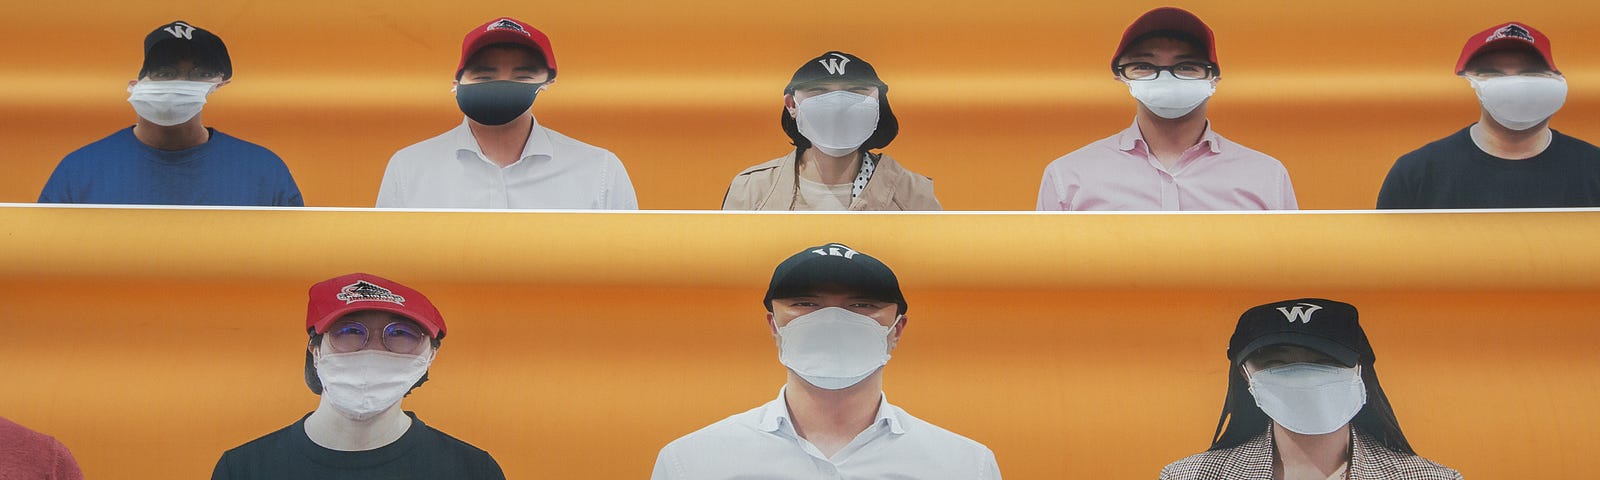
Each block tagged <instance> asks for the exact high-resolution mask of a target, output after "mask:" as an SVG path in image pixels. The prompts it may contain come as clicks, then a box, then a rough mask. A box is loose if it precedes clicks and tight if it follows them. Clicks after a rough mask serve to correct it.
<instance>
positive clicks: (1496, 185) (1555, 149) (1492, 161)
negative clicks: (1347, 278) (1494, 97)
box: [1378, 127, 1600, 208]
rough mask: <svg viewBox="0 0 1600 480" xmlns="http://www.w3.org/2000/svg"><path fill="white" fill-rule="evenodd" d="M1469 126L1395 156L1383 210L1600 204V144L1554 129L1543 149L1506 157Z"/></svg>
mask: <svg viewBox="0 0 1600 480" xmlns="http://www.w3.org/2000/svg"><path fill="white" fill-rule="evenodd" d="M1470 129H1471V127H1468V128H1464V129H1461V131H1459V132H1456V133H1455V134H1454V135H1451V136H1448V137H1445V138H1444V139H1442V140H1439V141H1436V142H1433V143H1430V144H1427V145H1424V146H1423V147H1422V148H1419V149H1417V150H1416V151H1413V152H1411V153H1407V154H1405V156H1402V157H1400V159H1399V160H1396V161H1395V162H1394V168H1391V169H1389V176H1388V178H1385V179H1384V180H1383V188H1382V189H1381V190H1379V192H1378V208H1552V207H1600V148H1596V147H1595V146H1594V145H1590V144H1588V143H1587V142H1584V141H1583V140H1578V139H1576V138H1572V137H1569V136H1566V135H1562V134H1561V132H1557V131H1555V130H1551V131H1550V135H1551V138H1550V146H1549V147H1548V148H1545V150H1544V151H1543V152H1540V153H1539V154H1538V155H1535V156H1534V157H1532V158H1528V159H1523V160H1506V159H1502V158H1499V157H1495V156H1493V155H1489V154H1488V153H1485V152H1484V151H1483V150H1481V149H1479V148H1478V145H1477V144H1474V143H1472V135H1471V133H1469V130H1470Z"/></svg>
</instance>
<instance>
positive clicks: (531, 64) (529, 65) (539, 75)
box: [457, 46, 550, 84]
mask: <svg viewBox="0 0 1600 480" xmlns="http://www.w3.org/2000/svg"><path fill="white" fill-rule="evenodd" d="M495 80H510V81H513V82H522V83H544V82H546V81H548V80H550V69H549V68H546V67H545V65H544V61H542V60H540V58H539V55H537V54H535V53H534V52H533V51H532V50H529V49H527V48H524V47H518V46H489V47H484V48H482V49H480V50H478V52H477V53H474V54H472V58H469V59H467V66H466V67H465V68H463V69H462V70H461V78H460V79H459V80H457V82H458V83H461V84H473V83H482V82H489V81H495Z"/></svg>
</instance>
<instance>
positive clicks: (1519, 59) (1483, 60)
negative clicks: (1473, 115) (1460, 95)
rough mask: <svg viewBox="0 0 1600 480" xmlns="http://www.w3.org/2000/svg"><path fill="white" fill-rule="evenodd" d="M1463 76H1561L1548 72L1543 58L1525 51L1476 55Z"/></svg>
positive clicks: (1548, 67) (1486, 77)
mask: <svg viewBox="0 0 1600 480" xmlns="http://www.w3.org/2000/svg"><path fill="white" fill-rule="evenodd" d="M1463 75H1467V76H1470V77H1475V78H1478V79H1480V80H1481V79H1488V78H1495V77H1504V76H1509V75H1528V76H1535V77H1560V76H1561V74H1559V73H1556V72H1554V71H1552V70H1550V66H1549V65H1545V63H1544V59H1543V58H1540V57H1539V56H1538V55H1537V54H1534V53H1533V52H1529V51H1526V50H1502V51H1498V52H1489V53H1485V54H1482V55H1478V56H1476V57H1473V58H1472V60H1471V61H1469V62H1467V68H1466V71H1465V72H1463Z"/></svg>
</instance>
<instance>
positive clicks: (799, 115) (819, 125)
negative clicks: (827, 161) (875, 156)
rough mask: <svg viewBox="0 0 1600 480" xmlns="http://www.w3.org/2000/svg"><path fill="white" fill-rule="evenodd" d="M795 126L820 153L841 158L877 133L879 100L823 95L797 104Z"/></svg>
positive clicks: (838, 92) (834, 93)
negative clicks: (873, 133)
mask: <svg viewBox="0 0 1600 480" xmlns="http://www.w3.org/2000/svg"><path fill="white" fill-rule="evenodd" d="M794 123H795V126H796V127H798V128H799V129H800V135H803V136H805V137H806V140H810V141H811V145H812V146H814V147H817V149H818V150H821V151H822V153H826V154H828V155H831V156H835V157H843V156H845V155H847V154H849V153H850V152H854V151H856V149H857V148H860V147H861V144H863V143H866V142H867V139H868V138H872V132H875V131H877V130H878V99H876V98H873V97H869V96H866V95H862V94H859V93H851V92H847V91H844V90H836V91H832V92H828V93H824V94H822V95H817V96H815V97H810V98H807V99H805V100H801V101H800V102H799V103H797V104H796V105H795V117H794Z"/></svg>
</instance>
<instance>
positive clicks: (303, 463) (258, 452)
mask: <svg viewBox="0 0 1600 480" xmlns="http://www.w3.org/2000/svg"><path fill="white" fill-rule="evenodd" d="M406 415H407V416H409V417H411V428H410V429H408V430H406V433H405V435H401V436H400V439H399V440H395V441H394V443H391V444H388V445H384V446H382V447H378V448H377V449H373V450H365V451H360V452H341V451H338V450H330V449H327V448H323V447H322V446H321V445H317V444H316V442H312V441H311V437H309V436H306V427H305V423H306V419H305V417H301V418H300V421H298V422H294V424H293V425H290V426H287V427H284V428H283V429H281V430H278V431H276V432H272V433H269V434H267V435H266V436H263V437H261V438H258V439H255V440H252V441H250V443H246V444H244V445H240V446H239V447H238V448H235V449H233V450H228V451H227V452H225V453H223V454H222V459H221V460H218V461H217V468H216V469H215V470H213V471H212V472H211V479H212V480H245V479H272V480H279V479H283V480H287V479H294V480H302V479H342V480H410V479H416V480H434V479H445V478H448V479H465V480H477V479H493V480H504V479H505V478H506V477H505V474H504V473H502V472H501V471H500V464H497V463H495V461H494V458H493V457H490V456H489V452H485V451H483V450H479V449H478V448H477V447H474V446H472V445H470V444H467V442H463V441H460V440H456V439H455V438H454V437H451V436H449V435H445V434H444V432H440V431H438V430H434V429H433V427H429V426H427V425H425V424H423V423H422V420H418V419H417V416H416V414H413V413H411V412H406ZM307 416H309V415H307Z"/></svg>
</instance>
